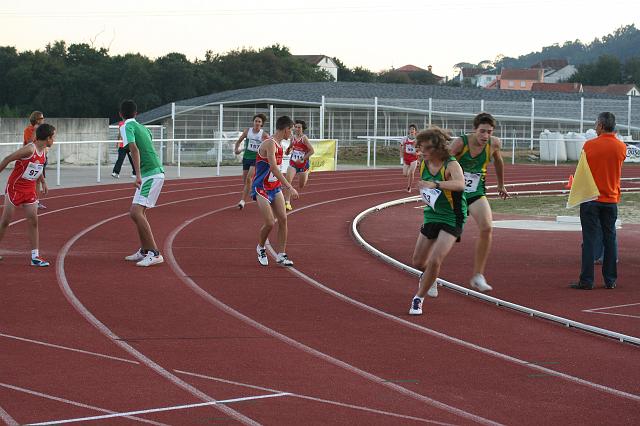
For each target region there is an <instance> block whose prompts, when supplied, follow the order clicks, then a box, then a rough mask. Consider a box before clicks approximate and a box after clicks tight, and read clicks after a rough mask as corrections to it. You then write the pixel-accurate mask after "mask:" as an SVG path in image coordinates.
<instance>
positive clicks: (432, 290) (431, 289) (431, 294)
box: [427, 281, 438, 297]
mask: <svg viewBox="0 0 640 426" xmlns="http://www.w3.org/2000/svg"><path fill="white" fill-rule="evenodd" d="M427 296H429V297H438V281H434V282H433V284H431V287H429V290H427Z"/></svg>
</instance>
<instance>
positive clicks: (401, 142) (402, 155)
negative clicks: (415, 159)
mask: <svg viewBox="0 0 640 426" xmlns="http://www.w3.org/2000/svg"><path fill="white" fill-rule="evenodd" d="M404 141H406V139H402V140H401V141H400V158H402V157H404Z"/></svg>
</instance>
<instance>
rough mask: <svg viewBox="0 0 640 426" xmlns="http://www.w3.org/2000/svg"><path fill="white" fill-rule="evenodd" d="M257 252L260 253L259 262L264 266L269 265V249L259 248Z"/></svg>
mask: <svg viewBox="0 0 640 426" xmlns="http://www.w3.org/2000/svg"><path fill="white" fill-rule="evenodd" d="M256 252H258V262H260V264H261V265H262V266H267V265H269V259H268V258H267V249H265V248H261V247H260V246H257V247H256Z"/></svg>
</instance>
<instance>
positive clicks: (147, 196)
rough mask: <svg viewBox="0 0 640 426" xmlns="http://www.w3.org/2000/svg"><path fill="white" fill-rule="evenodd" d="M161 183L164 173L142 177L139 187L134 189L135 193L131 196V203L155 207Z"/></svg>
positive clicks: (162, 182)
mask: <svg viewBox="0 0 640 426" xmlns="http://www.w3.org/2000/svg"><path fill="white" fill-rule="evenodd" d="M163 184H164V173H158V174H157V175H151V176H146V177H143V178H142V184H141V185H140V188H138V189H136V194H135V195H134V196H133V204H140V205H141V206H145V207H155V205H156V202H157V201H158V197H159V196H160V191H161V190H162V185H163Z"/></svg>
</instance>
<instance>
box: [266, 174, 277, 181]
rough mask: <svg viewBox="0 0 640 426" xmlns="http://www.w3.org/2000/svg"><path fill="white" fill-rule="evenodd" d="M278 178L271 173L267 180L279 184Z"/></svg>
mask: <svg viewBox="0 0 640 426" xmlns="http://www.w3.org/2000/svg"><path fill="white" fill-rule="evenodd" d="M277 181H278V178H277V177H276V175H274V174H273V172H269V179H267V182H277Z"/></svg>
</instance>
